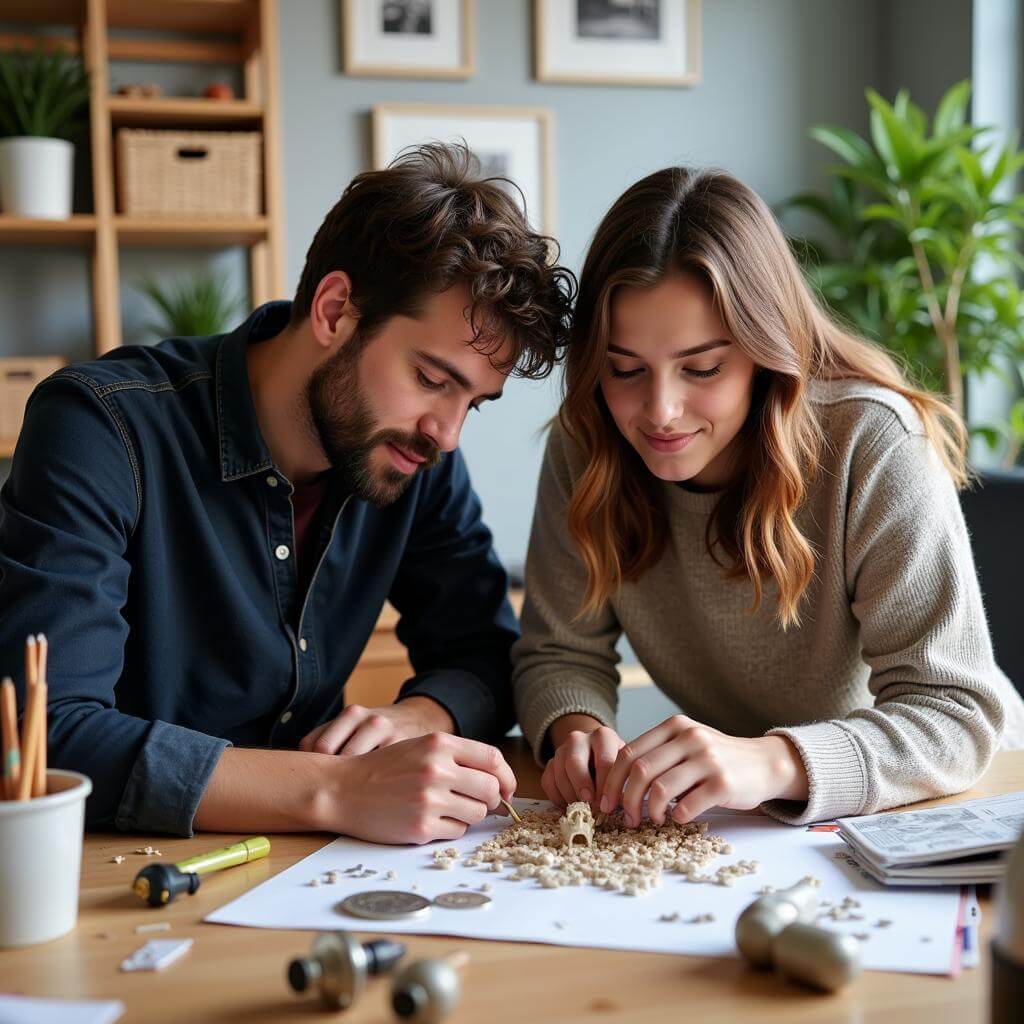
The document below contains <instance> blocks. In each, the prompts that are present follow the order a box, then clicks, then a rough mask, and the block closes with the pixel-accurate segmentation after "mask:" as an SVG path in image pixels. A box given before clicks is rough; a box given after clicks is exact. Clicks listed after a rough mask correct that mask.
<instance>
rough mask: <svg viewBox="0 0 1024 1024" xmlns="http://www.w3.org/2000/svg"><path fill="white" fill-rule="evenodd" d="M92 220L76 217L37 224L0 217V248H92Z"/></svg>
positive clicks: (83, 215)
mask: <svg viewBox="0 0 1024 1024" xmlns="http://www.w3.org/2000/svg"><path fill="white" fill-rule="evenodd" d="M95 237H96V218H95V217H94V216H93V215H92V214H86V213H76V214H73V215H72V216H71V217H69V218H68V219H67V220H40V219H36V218H33V217H11V216H9V215H7V214H0V245H92V243H93V241H94V239H95Z"/></svg>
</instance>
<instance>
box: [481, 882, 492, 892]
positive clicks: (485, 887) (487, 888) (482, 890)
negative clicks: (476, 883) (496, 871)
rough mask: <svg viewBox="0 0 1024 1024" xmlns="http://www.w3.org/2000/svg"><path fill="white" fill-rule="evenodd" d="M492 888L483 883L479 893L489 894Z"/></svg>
mask: <svg viewBox="0 0 1024 1024" xmlns="http://www.w3.org/2000/svg"><path fill="white" fill-rule="evenodd" d="M492 888H493V886H492V885H491V883H490V882H484V884H483V885H481V886H480V889H479V891H480V892H490V891H491V889H492Z"/></svg>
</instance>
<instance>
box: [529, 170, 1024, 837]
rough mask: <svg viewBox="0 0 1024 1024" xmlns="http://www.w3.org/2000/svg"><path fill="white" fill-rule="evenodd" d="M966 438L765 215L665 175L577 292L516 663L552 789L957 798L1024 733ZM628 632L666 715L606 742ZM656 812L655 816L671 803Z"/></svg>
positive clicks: (637, 192) (682, 795)
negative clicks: (821, 297) (994, 616)
mask: <svg viewBox="0 0 1024 1024" xmlns="http://www.w3.org/2000/svg"><path fill="white" fill-rule="evenodd" d="M965 437H966V435H965V430H964V426H963V424H962V423H961V421H960V420H959V418H958V417H957V416H956V415H955V414H954V413H953V412H952V410H951V409H950V408H949V407H948V406H947V405H946V404H944V403H943V402H941V401H940V400H939V399H938V398H936V397H935V396H933V395H931V394H928V393H926V392H923V391H919V390H917V389H915V388H914V387H912V386H911V385H910V384H909V383H908V382H907V380H906V379H905V377H904V375H903V374H902V373H901V371H900V369H899V368H898V367H897V364H896V363H895V361H894V360H893V359H892V358H891V357H890V356H889V355H887V354H886V353H885V352H884V351H883V350H882V349H880V348H878V347H876V346H875V345H873V344H870V343H868V342H866V341H864V340H862V339H860V338H857V337H854V336H853V335H851V334H849V333H848V332H847V331H846V330H844V329H843V328H841V327H839V326H837V325H836V324H835V323H834V322H833V321H832V320H831V319H829V317H828V316H826V315H825V313H823V312H822V310H821V309H820V308H819V307H818V306H817V304H816V303H815V301H814V298H813V297H812V295H811V294H810V292H809V290H808V288H807V285H806V284H805V282H804V280H803V278H802V276H801V274H800V271H799V269H798V267H797V265H796V263H795V261H794V259H793V257H792V254H791V253H790V251H789V247H788V245H787V244H786V241H785V238H784V237H783V235H782V232H781V231H780V230H779V228H778V225H777V224H776V223H775V221H774V219H773V217H772V215H771V213H770V212H769V210H768V209H767V207H766V206H765V204H764V203H763V202H762V201H761V200H760V199H759V198H758V197H757V196H756V195H755V194H754V193H753V192H752V191H751V190H750V189H748V188H746V187H745V186H744V185H743V184H742V183H740V182H739V181H737V180H736V179H735V178H732V177H730V176H729V175H727V174H723V173H719V172H697V171H692V170H687V169H684V168H669V169H667V170H663V171H659V172H658V173H656V174H652V175H650V176H649V177H647V178H645V179H643V180H642V181H640V182H638V183H637V184H635V185H634V186H632V187H631V188H630V189H629V190H628V191H627V192H626V193H625V194H624V195H623V196H622V197H621V198H620V199H619V200H618V201H617V202H616V203H615V204H614V206H613V207H612V209H611V210H610V211H609V213H608V214H607V216H606V217H605V219H604V221H603V222H602V223H601V225H600V227H599V228H598V231H597V234H596V235H595V238H594V241H593V243H592V245H591V248H590V252H589V254H588V256H587V259H586V262H585V265H584V269H583V274H582V278H581V281H580V291H579V298H578V303H577V308H576V317H575V323H574V327H573V331H572V334H571V338H570V342H569V352H568V357H567V363H566V379H565V398H564V401H563V404H562V407H561V410H560V412H559V416H558V419H557V422H556V423H555V425H554V427H553V429H552V432H551V435H550V438H549V440H548V446H547V452H546V455H545V460H544V467H543V470H542V473H541V480H540V486H539V492H538V504H537V510H536V514H535V519H534V525H533V535H532V538H531V542H530V552H529V557H528V560H527V569H526V592H527V603H526V607H525V609H524V613H523V637H522V640H521V641H519V643H518V645H517V646H516V648H515V649H514V658H515V673H514V686H515V697H516V704H517V710H518V714H519V720H520V722H521V723H522V726H523V731H524V733H525V735H526V737H527V738H528V740H529V741H530V742H531V744H532V745H533V747H534V750H535V753H536V755H537V757H538V759H539V760H541V762H542V763H543V762H544V761H545V760H546V761H547V767H546V769H545V772H544V776H543V785H544V789H545V791H546V792H547V794H548V796H549V797H550V798H551V799H552V800H554V801H555V802H556V803H559V804H567V803H569V802H571V801H573V800H584V801H588V802H589V803H591V805H592V806H593V808H594V809H595V810H601V811H605V812H607V811H610V810H612V809H614V808H615V807H617V806H619V805H621V806H622V808H623V811H624V813H625V816H626V819H627V821H628V822H629V823H630V824H632V825H636V824H638V823H639V821H640V819H641V816H642V815H643V813H644V802H645V800H646V801H647V806H646V812H647V813H648V814H649V815H650V817H651V818H652V819H653V820H654V821H655V822H657V823H662V822H664V821H665V819H666V817H667V816H668V817H671V818H673V819H674V820H676V821H678V822H686V821H689V820H691V819H693V818H695V817H697V816H698V815H700V814H701V813H703V812H704V811H705V810H707V809H708V808H709V807H711V806H714V805H720V806H723V807H729V808H753V807H759V806H760V807H761V808H762V809H763V810H764V811H765V812H767V813H768V814H771V815H773V816H774V817H776V818H778V819H780V820H782V821H786V822H790V823H792V824H803V823H805V822H810V821H819V820H822V819H829V818H835V817H839V816H842V815H852V814H864V813H870V812H872V811H877V810H880V809H882V808H886V807H891V806H894V805H897V804H902V803H907V802H910V801H913V800H919V799H923V798H926V797H936V796H940V795H943V794H947V793H953V792H958V791H961V790H963V789H965V788H967V787H968V786H970V785H971V784H972V783H973V782H974V781H975V780H976V779H977V778H978V776H979V775H980V774H981V773H982V771H983V770H984V769H985V767H986V765H987V764H988V763H989V761H990V759H991V757H992V755H993V753H994V752H995V751H996V749H997V748H998V747H999V746H1000V743H1001V742H1003V744H1004V745H1007V744H1009V745H1013V746H1019V745H1021V741H1022V739H1024V703H1022V701H1021V698H1020V696H1019V695H1018V694H1017V693H1016V691H1015V690H1014V689H1013V687H1012V685H1011V684H1010V682H1009V680H1008V679H1007V678H1006V677H1005V676H1004V675H1003V673H1002V672H1001V671H1000V670H999V669H998V667H997V666H996V664H995V662H994V660H993V654H992V646H991V641H990V639H989V635H988V629H987V625H986V621H985V613H984V609H983V607H982V601H981V596H980V593H979V588H978V582H977V577H976V575H975V571H974V565H973V560H972V556H971V549H970V544H969V541H968V537H967V532H966V529H965V527H964V521H963V516H962V514H961V512H960V507H959V503H958V501H957V495H956V490H957V487H960V486H962V485H963V484H964V483H965V482H966V479H967V469H966V465H965ZM623 632H624V633H625V634H626V636H627V638H628V639H629V641H630V643H631V645H632V647H633V649H634V650H635V652H636V654H637V655H638V657H639V659H640V661H641V663H642V664H643V666H644V668H645V669H646V670H647V671H648V673H649V674H650V675H651V677H652V678H653V680H654V682H655V683H656V684H657V685H658V686H659V687H660V688H661V690H662V691H664V693H665V694H666V695H668V696H669V697H670V698H672V699H673V700H674V701H675V702H676V703H677V704H678V705H679V706H680V708H681V709H682V710H683V711H684V714H680V715H676V716H673V717H672V718H670V719H668V720H667V721H665V722H662V723H661V724H660V725H658V726H656V727H655V728H653V729H651V730H650V731H648V732H646V733H644V734H643V735H642V736H639V737H637V738H636V739H633V740H632V741H631V742H630V743H628V744H626V745H624V744H623V740H622V739H621V738H620V737H619V736H618V735H617V734H616V732H615V731H614V722H615V707H616V685H617V682H618V674H617V672H616V667H615V666H616V663H617V661H618V658H617V655H616V653H615V646H616V642H617V641H618V640H619V638H620V636H621V634H622V633H623ZM673 804H674V807H673Z"/></svg>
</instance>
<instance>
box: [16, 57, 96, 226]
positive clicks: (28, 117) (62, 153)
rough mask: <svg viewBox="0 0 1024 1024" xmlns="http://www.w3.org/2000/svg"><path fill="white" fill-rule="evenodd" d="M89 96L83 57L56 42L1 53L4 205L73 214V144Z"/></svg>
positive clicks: (33, 212)
mask: <svg viewBox="0 0 1024 1024" xmlns="http://www.w3.org/2000/svg"><path fill="white" fill-rule="evenodd" d="M88 101H89V79H88V76H87V75H86V73H85V71H84V69H83V68H82V64H81V61H79V60H78V59H77V58H75V57H72V56H70V55H69V54H67V53H66V52H65V51H64V50H62V49H61V48H59V47H57V48H55V49H53V50H51V51H50V52H47V51H46V50H44V49H43V47H42V46H39V47H38V48H37V49H36V50H35V51H33V52H31V53H24V52H20V51H14V52H12V53H0V208H2V209H3V211H4V212H5V213H10V214H14V215H17V216H21V217H42V218H46V219H55V220H61V219H64V218H66V217H70V216H71V202H72V193H73V176H74V153H75V150H74V144H73V143H72V141H71V138H72V137H73V136H74V134H75V132H76V131H77V129H78V128H79V126H80V123H81V116H82V113H83V111H84V109H85V107H86V105H87V103H88Z"/></svg>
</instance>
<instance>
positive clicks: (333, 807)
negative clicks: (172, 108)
mask: <svg viewBox="0 0 1024 1024" xmlns="http://www.w3.org/2000/svg"><path fill="white" fill-rule="evenodd" d="M573 288H574V282H573V278H572V275H571V274H570V273H569V272H568V271H566V270H564V269H563V268H561V267H558V266H554V265H553V261H552V260H551V257H550V250H549V246H548V240H547V239H545V238H543V237H541V236H538V235H537V234H535V233H533V232H532V231H530V229H529V227H528V226H527V224H526V222H525V220H524V218H523V216H522V214H521V213H520V211H519V209H518V207H517V206H516V204H515V203H514V202H513V200H512V199H510V198H509V197H508V195H507V194H506V193H505V192H503V191H502V189H501V188H500V187H499V185H498V184H497V183H495V182H493V181H481V180H478V179H476V178H475V177H474V162H473V158H472V157H471V156H470V154H469V153H468V151H466V150H465V149H464V148H448V147H443V146H428V147H424V148H422V149H420V150H418V151H414V152H413V153H411V154H408V155H406V156H405V157H404V158H402V159H400V160H399V161H397V162H396V163H395V164H393V165H392V166H391V167H390V168H388V169H387V170H384V171H378V172H370V173H366V174H362V175H359V176H358V177H357V178H355V179H354V180H353V182H352V183H351V184H350V185H349V187H348V188H347V189H346V191H345V192H344V194H343V195H342V198H341V200H340V201H339V202H338V204H337V205H336V206H335V207H334V209H333V210H332V211H331V212H330V213H329V214H328V216H327V218H326V220H325V221H324V223H323V225H322V226H321V227H320V230H319V231H318V232H317V235H316V237H315V238H314V240H313V243H312V245H311V246H310V249H309V252H308V254H307V258H306V265H305V269H304V271H303V273H302V277H301V280H300V282H299V286H298V290H297V293H296V296H295V301H294V303H291V304H289V303H287V302H279V303H270V304H268V305H266V306H263V307H261V308H260V309H257V310H256V311H255V313H253V314H252V316H251V317H250V318H249V319H248V320H247V321H246V322H245V323H244V324H242V326H240V327H239V328H238V329H237V330H235V331H234V332H232V333H231V334H227V335H222V336H217V337H213V338H174V339H170V340H168V341H165V342H163V343H161V344H160V345H157V346H155V347H151V348H148V347H139V348H124V349H121V350H118V351H116V352H114V353H111V354H110V355H108V356H106V357H104V358H103V359H100V360H97V361H95V362H93V363H88V364H84V365H80V366H75V367H70V368H68V369H65V370H62V371H60V372H59V373H57V374H55V375H54V376H53V377H51V378H49V380H47V381H46V382H44V383H43V384H42V385H40V387H39V388H38V389H37V390H36V392H35V394H34V395H33V397H32V399H31V401H30V402H29V405H28V409H27V411H26V417H25V425H24V428H23V431H22V434H21V438H20V440H19V443H18V448H17V451H16V453H15V456H14V461H13V465H12V471H11V476H10V478H9V479H8V481H7V483H6V485H5V486H4V488H3V491H2V492H0V608H2V609H3V617H2V624H0V674H10V675H12V676H20V672H19V671H18V661H19V659H20V650H21V646H22V642H23V640H24V637H25V636H26V635H27V634H29V633H34V632H39V631H42V632H45V633H46V634H47V635H48V637H49V640H50V668H49V672H48V676H49V683H50V689H49V709H48V714H49V756H50V764H51V766H53V767H63V768H72V769H77V770H79V771H82V772H84V773H85V774H87V775H89V776H90V777H91V779H92V782H93V793H92V796H91V797H90V799H89V802H88V805H87V812H86V814H87V823H88V824H89V825H90V826H92V827H110V826H114V827H117V828H121V829H136V830H145V831H150V832H154V831H164V832H171V833H175V834H182V835H191V834H192V830H193V828H201V829H212V830H219V831H230V832H239V831H283V830H288V829H323V830H327V831H335V832H342V833H346V834H349V835H353V836H358V837H361V838H365V839H370V840H374V841H378V842H425V841H429V840H433V839H440V838H457V837H458V836H460V835H462V834H463V832H464V831H465V829H466V828H467V827H468V825H469V824H472V823H473V822H476V821H479V820H480V819H481V818H482V817H483V816H484V815H486V814H487V813H488V811H489V810H491V809H493V808H495V807H496V806H497V804H498V798H499V796H504V797H508V796H509V795H511V793H512V790H513V788H514V786H515V780H514V778H513V776H512V773H511V770H510V769H509V767H508V765H507V764H506V763H505V762H504V760H503V758H502V757H501V755H500V753H499V752H498V751H497V749H496V748H495V747H493V746H490V745H488V744H487V743H486V742H484V741H488V740H494V739H496V738H497V737H499V736H501V735H502V734H503V733H504V732H505V730H506V729H507V728H508V726H509V725H510V724H511V722H512V704H511V698H510V690H509V685H508V676H509V648H510V646H511V644H512V642H513V640H514V639H515V636H516V623H515V618H514V616H513V614H512V612H511V609H510V608H509V606H508V603H507V600H506V577H505V575H504V572H503V570H502V569H501V567H500V565H499V563H498V561H497V559H496V557H495V555H494V553H493V551H492V546H491V536H490V533H489V532H488V530H487V529H486V527H485V526H484V525H483V523H482V522H481V519H480V505H479V502H478V501H477V499H476V496H475V495H474V493H473V491H472V488H471V486H470V482H469V478H468V475H467V472H466V467H465V464H464V462H463V460H462V458H461V456H460V455H459V452H458V451H457V448H456V445H457V442H458V438H459V433H460V430H461V428H462V425H463V422H464V420H465V418H466V415H467V414H468V412H469V411H470V410H471V409H477V408H480V407H481V406H482V405H484V404H485V403H486V402H488V401H493V400H495V399H497V398H499V397H500V396H501V392H502V388H503V385H504V383H505V379H506V377H507V376H508V374H509V373H510V372H514V373H518V374H520V375H524V376H530V377H539V376H544V375H545V374H546V373H548V372H549V371H550V369H551V367H552V366H553V364H554V363H555V361H556V359H557V357H558V355H559V352H560V350H561V348H562V346H563V345H564V341H565V337H566V333H567V325H568V317H569V309H570V305H571V299H572V291H573ZM385 599H390V600H391V601H392V603H393V604H394V605H395V607H396V608H397V609H398V611H399V613H400V616H401V619H400V622H399V626H398V636H399V638H400V639H401V640H402V641H403V642H404V643H405V644H406V645H407V646H408V648H409V654H410V658H411V661H412V664H413V667H414V669H415V675H414V676H413V678H412V679H410V680H409V681H408V682H406V684H405V685H404V686H403V688H402V691H401V693H400V695H399V698H398V700H397V702H396V703H395V704H393V705H391V706H389V707H380V708H373V709H363V708H359V707H350V708H348V709H345V710H342V708H343V688H344V683H345V680H346V678H347V677H348V675H349V673H350V672H351V671H352V669H353V667H354V666H355V664H356V662H357V661H358V658H359V655H360V653H361V651H362V649H363V647H364V645H365V643H366V641H367V639H368V638H369V636H370V634H371V632H372V630H373V627H374V623H375V621H376V619H377V616H378V614H379V612H380V609H381V607H382V605H383V603H384V601H385ZM21 699H22V701H23V699H24V695H23V692H22V695H21ZM339 755H340V756H339Z"/></svg>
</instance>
